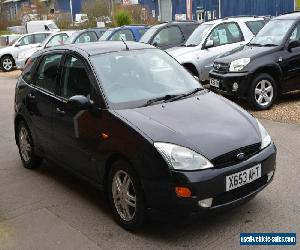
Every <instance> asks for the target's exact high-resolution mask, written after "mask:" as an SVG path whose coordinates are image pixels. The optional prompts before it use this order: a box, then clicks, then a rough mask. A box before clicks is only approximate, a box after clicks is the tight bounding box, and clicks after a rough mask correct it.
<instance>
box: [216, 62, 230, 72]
mask: <svg viewBox="0 0 300 250" xmlns="http://www.w3.org/2000/svg"><path fill="white" fill-rule="evenodd" d="M213 68H214V71H215V72H218V73H223V74H224V73H227V72H228V71H229V64H227V63H218V62H214V65H213Z"/></svg>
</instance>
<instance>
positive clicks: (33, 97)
mask: <svg viewBox="0 0 300 250" xmlns="http://www.w3.org/2000/svg"><path fill="white" fill-rule="evenodd" d="M27 96H28V98H29V99H30V100H34V99H35V95H34V94H32V93H29V94H28V95H27Z"/></svg>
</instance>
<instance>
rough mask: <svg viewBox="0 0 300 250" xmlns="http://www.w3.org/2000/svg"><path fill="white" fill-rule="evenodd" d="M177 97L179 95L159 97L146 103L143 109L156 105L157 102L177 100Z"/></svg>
mask: <svg viewBox="0 0 300 250" xmlns="http://www.w3.org/2000/svg"><path fill="white" fill-rule="evenodd" d="M175 97H177V95H164V96H161V97H157V98H154V99H150V100H148V101H147V102H146V104H145V105H143V107H146V106H149V105H151V104H153V103H156V102H161V101H168V100H170V99H172V98H175Z"/></svg>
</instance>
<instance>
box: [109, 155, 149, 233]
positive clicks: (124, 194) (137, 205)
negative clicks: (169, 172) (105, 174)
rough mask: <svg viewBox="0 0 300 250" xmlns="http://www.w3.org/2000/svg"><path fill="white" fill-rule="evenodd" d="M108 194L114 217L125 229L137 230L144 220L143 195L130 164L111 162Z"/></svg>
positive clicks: (121, 161)
mask: <svg viewBox="0 0 300 250" xmlns="http://www.w3.org/2000/svg"><path fill="white" fill-rule="evenodd" d="M108 195H109V202H110V205H111V208H112V210H113V214H114V217H115V219H116V221H117V222H118V224H120V225H121V226H122V227H123V228H125V229H127V230H137V229H138V228H140V227H141V226H142V225H143V223H144V220H145V205H144V197H143V192H142V189H141V185H140V183H139V179H138V177H137V175H136V174H135V172H134V171H133V169H132V167H131V166H130V164H129V163H128V162H126V161H123V160H119V161H117V162H115V163H113V165H112V167H111V170H110V174H109V179H108Z"/></svg>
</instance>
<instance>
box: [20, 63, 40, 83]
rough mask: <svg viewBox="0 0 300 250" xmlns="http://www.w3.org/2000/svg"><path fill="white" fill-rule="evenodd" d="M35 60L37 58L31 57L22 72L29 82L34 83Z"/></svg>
mask: <svg viewBox="0 0 300 250" xmlns="http://www.w3.org/2000/svg"><path fill="white" fill-rule="evenodd" d="M35 62H36V58H29V59H28V61H27V63H26V65H25V68H24V70H23V72H22V75H21V77H22V79H23V80H24V81H25V82H26V83H27V84H33V77H34V72H35V70H34V68H35V66H34V65H35Z"/></svg>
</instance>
